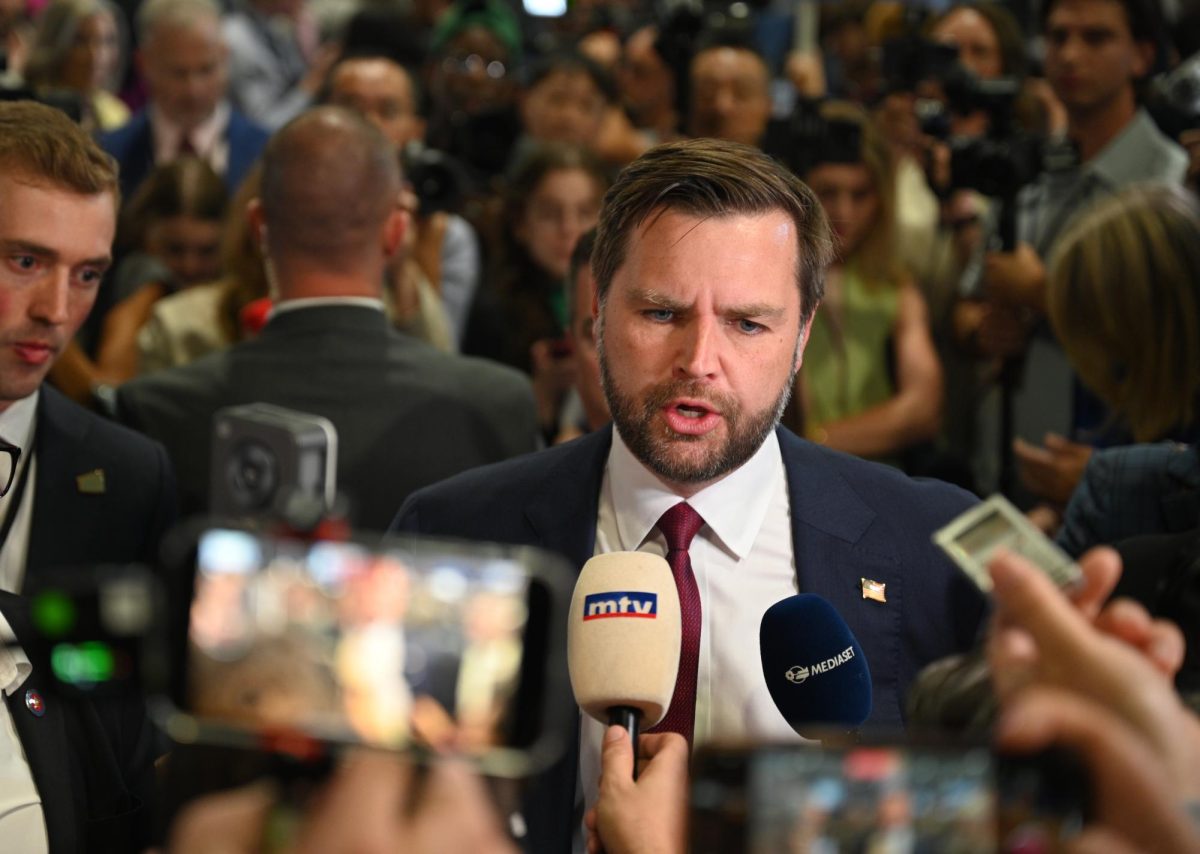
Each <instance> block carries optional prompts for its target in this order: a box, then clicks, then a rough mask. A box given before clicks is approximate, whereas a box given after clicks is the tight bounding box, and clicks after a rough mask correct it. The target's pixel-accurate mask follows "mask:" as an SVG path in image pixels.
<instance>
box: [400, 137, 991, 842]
mask: <svg viewBox="0 0 1200 854" xmlns="http://www.w3.org/2000/svg"><path fill="white" fill-rule="evenodd" d="M832 254H833V246H832V241H831V237H830V230H829V225H828V223H827V221H826V219H825V216H824V214H823V213H822V211H821V207H820V204H819V203H818V201H817V199H816V198H815V196H814V195H813V194H812V192H811V191H810V190H809V189H808V188H807V187H806V186H804V184H803V183H801V182H800V181H799V180H797V179H796V178H795V177H794V176H793V175H791V174H790V173H789V172H788V171H787V170H786V169H785V168H784V167H782V166H780V165H779V164H777V163H776V162H775V161H773V160H771V159H770V158H768V157H766V156H765V155H763V154H762V153H760V152H758V151H757V150H754V149H751V148H749V147H746V146H743V145H739V144H736V143H730V142H724V141H719V140H710V139H708V140H691V141H688V142H682V143H672V144H669V145H664V146H659V147H658V148H656V149H653V150H651V151H650V152H648V153H647V154H645V155H643V156H642V157H641V158H640V159H639V160H637V161H635V162H634V163H633V164H631V165H630V166H629V167H628V168H627V169H626V170H625V171H624V172H623V173H622V175H621V177H620V178H619V179H618V180H617V182H616V184H614V186H613V188H612V189H611V190H610V191H609V194H608V195H607V197H606V198H605V201H604V205H603V208H602V212H601V216H600V225H599V229H598V233H597V239H596V246H595V250H594V253H593V256H592V271H593V273H594V276H595V279H596V283H597V286H596V289H597V293H596V294H595V298H594V300H593V310H592V311H593V316H594V319H595V320H594V322H595V324H596V338H597V342H598V345H599V350H600V364H601V369H602V375H603V380H604V388H605V394H606V396H607V398H608V402H609V406H610V409H611V410H612V413H613V421H614V423H615V430H614V429H606V430H602V431H598V432H596V433H593V434H590V435H589V436H587V437H585V438H583V439H580V440H578V441H576V442H572V443H569V444H567V445H563V446H560V447H558V448H554V449H552V450H549V451H544V452H541V453H538V454H534V455H531V456H527V457H523V458H520V459H517V460H514V461H510V462H507V463H501V464H499V465H494V466H489V467H487V468H482V469H477V470H474V471H471V472H467V473H466V474H463V475H460V476H458V477H456V478H453V479H451V480H449V481H446V482H445V483H442V484H439V485H436V486H433V487H430V488H428V489H425V490H422V491H420V492H418V493H416V494H415V495H413V496H412V497H411V498H410V499H409V500H408V501H407V502H406V503H405V505H404V506H403V507H402V508H401V510H400V515H399V517H398V519H397V523H396V525H395V527H396V528H397V529H400V530H404V531H411V532H420V533H426V534H432V535H438V536H457V537H467V538H471V539H479V540H495V541H500V542H508V543H519V544H529V545H537V546H542V547H544V548H548V549H551V550H554V551H558V552H560V553H562V554H564V555H565V556H567V557H568V558H569V559H570V560H571V561H572V562H573V563H574V564H575V565H577V566H582V565H583V563H584V562H585V561H586V560H587V559H588V558H590V557H592V556H593V555H594V554H598V553H603V552H610V551H621V550H643V551H648V552H653V553H656V554H660V555H662V554H664V553H665V552H666V551H667V536H668V535H667V534H666V533H665V531H666V529H667V528H669V527H670V525H669V524H667V523H665V518H666V517H667V516H668V511H669V512H670V514H675V513H678V512H680V511H679V510H677V509H676V507H677V505H679V504H686V505H687V508H688V509H687V510H686V511H683V512H686V514H688V515H689V516H691V517H692V518H696V519H698V521H697V523H696V524H697V525H699V528H698V531H697V533H696V535H695V536H694V538H692V539H691V541H690V546H688V549H687V551H688V555H689V562H690V567H689V569H690V572H688V573H685V574H684V575H683V578H684V581H683V582H681V576H680V575H679V574H677V575H676V582H677V584H679V585H680V586H681V597H682V595H683V592H684V591H683V583H686V584H688V585H694V588H695V592H696V593H697V594H698V598H699V606H698V607H699V610H700V615H699V616H700V632H699V639H698V647H697V649H698V651H697V654H696V655H697V659H696V661H695V662H694V663H693V665H692V667H693V668H694V674H695V678H694V700H692V699H689V702H688V707H689V708H688V712H689V716H688V718H689V719H688V724H687V732H686V733H685V734H689V735H691V737H692V739H693V741H694V743H700V742H704V741H710V740H716V739H744V738H749V739H783V738H795V737H796V736H795V734H794V733H793V731H792V729H791V727H790V726H789V725H788V723H787V722H786V721H785V720H784V719H783V717H782V715H781V714H780V713H779V711H778V710H777V709H776V708H775V705H774V703H773V702H772V700H771V698H770V695H769V692H768V690H767V687H766V683H765V681H764V679H763V677H762V673H761V668H760V665H759V650H758V627H759V622H760V620H761V618H762V614H763V613H764V612H765V611H766V609H767V608H768V607H769V606H770V605H772V604H773V603H775V602H776V601H778V600H780V599H784V598H786V597H788V596H790V595H793V594H795V593H796V592H801V593H815V594H818V595H820V596H822V597H824V598H825V599H827V600H828V601H829V602H831V603H832V604H833V606H834V607H835V608H836V609H837V611H838V612H839V613H840V614H841V616H842V617H843V618H844V619H845V621H846V623H847V624H848V625H849V626H850V628H851V630H852V631H853V632H854V634H855V636H856V637H857V638H858V640H859V642H860V643H861V645H862V648H863V651H864V653H865V657H866V659H867V661H868V663H869V666H870V670H871V675H872V683H873V693H874V705H873V709H872V713H871V716H870V719H869V721H868V724H869V725H879V726H885V727H897V726H900V725H902V724H903V708H904V694H905V691H906V689H907V687H908V685H909V683H910V682H911V680H912V679H913V676H914V675H915V674H916V672H917V670H918V669H919V668H920V667H921V666H922V665H923V664H925V663H927V662H929V661H932V660H934V659H937V658H940V657H941V656H944V655H947V654H949V653H951V652H953V651H956V650H962V649H965V648H967V647H968V646H969V645H970V644H971V642H972V640H973V639H974V638H975V635H976V633H977V630H978V628H979V625H980V623H981V620H982V619H983V616H984V613H985V610H986V609H985V603H984V600H983V598H982V596H981V595H980V594H979V591H978V590H977V589H975V588H974V587H973V586H972V585H971V584H970V582H969V581H968V580H967V579H966V577H965V576H963V575H962V574H961V573H960V572H958V571H957V570H956V569H955V568H954V566H953V565H952V564H950V563H949V561H947V560H946V559H945V558H944V557H943V556H942V555H941V554H940V553H939V552H938V550H937V549H936V548H935V547H934V546H933V544H932V543H931V541H930V534H931V533H932V532H933V531H934V530H935V529H936V528H938V527H939V526H941V525H943V524H944V523H946V522H947V521H949V520H950V519H951V518H953V517H954V516H955V515H957V514H958V513H960V512H962V511H963V510H964V509H966V508H967V507H968V506H970V504H971V502H972V501H973V499H972V497H971V496H970V495H968V494H966V493H964V492H962V491H960V490H958V489H955V488H953V487H950V486H947V485H945V484H940V483H934V482H919V481H914V480H910V479H908V478H906V477H905V476H904V475H902V474H901V473H900V472H898V471H896V470H895V469H892V468H889V467H886V466H883V465H879V464H875V463H870V462H865V461H863V460H859V459H857V458H854V457H850V456H847V455H844V454H840V453H835V452H833V451H830V450H828V449H825V448H822V447H820V446H818V445H815V444H811V443H809V442H806V441H804V440H802V439H800V438H798V437H797V436H795V435H793V434H792V433H790V432H788V431H786V430H783V429H780V428H779V427H778V426H777V425H778V422H779V416H780V414H781V412H782V410H783V407H784V405H785V404H786V402H787V400H788V396H789V394H790V393H791V390H792V388H793V387H794V384H795V377H796V373H797V371H798V370H799V368H800V366H801V362H802V359H803V355H804V344H805V341H806V340H807V337H808V331H809V327H810V324H811V323H812V319H813V314H814V312H815V311H816V310H817V306H818V304H819V302H820V300H821V297H822V294H823V289H824V277H825V269H826V267H827V266H828V264H829V262H830V259H831V258H832ZM660 523H663V530H662V531H660V530H659V525H660ZM676 548H677V547H676ZM689 576H690V578H689ZM686 622H687V620H686V618H685V623H686ZM693 642H695V639H693ZM686 643H687V637H686V633H685V647H686ZM681 662H682V660H681ZM682 667H683V664H682V663H681V669H682ZM682 684H683V683H682V680H681V682H680V683H677V687H676V699H678V697H679V691H680V686H681V685H682ZM673 704H674V701H673ZM693 704H694V709H693V708H691V707H692V705H693ZM602 734H603V727H602V726H600V725H599V724H596V723H595V722H593V721H591V720H590V719H585V720H584V722H583V724H582V731H581V739H580V753H579V761H578V775H579V776H578V779H579V782H580V783H581V786H582V791H583V793H584V796H585V799H586V800H587V801H588V802H591V801H592V799H593V798H594V793H595V787H596V778H597V776H598V773H599V762H598V754H599V746H600V742H601V738H602ZM575 768H576V763H575V761H574V757H568V759H567V760H566V761H565V762H564V763H562V764H561V765H560V766H559V767H558V768H556V769H555V770H554V771H552V772H551V773H550V774H548V775H546V777H545V779H544V780H543V781H541V783H540V784H535V786H534V788H533V789H532V790H531V793H530V797H529V800H528V806H529V809H528V810H527V811H526V815H525V819H526V822H527V824H528V826H529V828H530V832H529V839H528V842H529V846H528V847H529V848H530V849H531V850H537V851H562V850H566V847H567V845H568V841H569V839H570V837H571V834H572V829H573V826H577V820H578V817H579V816H580V812H579V809H578V806H579V804H577V803H574V801H575V798H574V792H575V786H574V785H573V779H572V778H573V777H574V770H575Z"/></svg>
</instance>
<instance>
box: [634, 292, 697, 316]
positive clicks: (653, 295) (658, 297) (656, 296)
mask: <svg viewBox="0 0 1200 854" xmlns="http://www.w3.org/2000/svg"><path fill="white" fill-rule="evenodd" d="M632 296H633V299H634V300H635V301H636V302H648V303H651V304H652V305H657V306H661V307H662V308H669V309H671V310H672V311H682V310H683V309H685V308H687V307H688V306H689V305H690V303H686V302H684V301H683V300H680V299H677V298H675V297H671V296H667V295H666V294H664V293H663V292H662V291H656V290H654V288H634V290H633V294H632Z"/></svg>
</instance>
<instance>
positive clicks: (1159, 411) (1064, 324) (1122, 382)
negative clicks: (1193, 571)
mask: <svg viewBox="0 0 1200 854" xmlns="http://www.w3.org/2000/svg"><path fill="white" fill-rule="evenodd" d="M1046 299H1047V309H1048V311H1049V315H1050V321H1051V323H1052V324H1053V325H1054V330H1055V332H1056V333H1057V334H1058V337H1059V340H1060V341H1061V342H1062V345H1063V349H1064V350H1065V351H1066V354H1067V357H1068V358H1069V359H1070V361H1071V365H1072V366H1073V367H1074V368H1075V371H1076V373H1077V374H1078V375H1079V378H1080V380H1082V382H1083V383H1084V384H1085V385H1087V386H1088V387H1089V388H1090V389H1091V390H1092V391H1093V392H1095V393H1096V394H1097V395H1099V396H1100V398H1101V399H1102V400H1103V402H1104V403H1105V404H1106V405H1107V406H1108V407H1109V408H1110V411H1111V415H1110V424H1109V426H1110V427H1114V428H1117V429H1120V430H1124V431H1127V432H1128V434H1129V435H1131V436H1132V437H1133V440H1134V441H1135V442H1139V443H1141V444H1136V445H1126V446H1123V447H1116V448H1109V449H1106V450H1098V451H1095V452H1093V453H1092V454H1091V457H1090V459H1089V460H1088V462H1087V467H1086V468H1085V469H1084V472H1083V477H1082V480H1081V481H1080V483H1079V486H1078V488H1076V489H1075V490H1074V492H1073V493H1072V494H1071V498H1070V503H1069V504H1068V505H1067V509H1066V513H1065V515H1064V519H1063V526H1062V529H1061V531H1060V532H1059V534H1058V541H1059V543H1060V544H1061V545H1062V546H1063V547H1064V548H1065V549H1066V550H1067V551H1068V552H1070V553H1071V554H1080V553H1082V552H1083V551H1085V550H1086V549H1087V548H1089V547H1090V546H1092V545H1096V544H1098V543H1110V542H1116V541H1118V540H1121V539H1124V538H1126V537H1131V536H1136V535H1140V534H1157V533H1177V532H1179V531H1182V530H1186V529H1190V528H1192V527H1194V526H1195V525H1196V522H1197V519H1198V518H1200V517H1198V515H1197V514H1198V511H1200V446H1198V445H1197V444H1196V442H1197V439H1198V438H1200V202H1197V199H1196V197H1195V196H1193V195H1191V194H1190V193H1188V192H1187V191H1186V190H1183V189H1181V188H1178V187H1168V186H1161V185H1153V186H1152V185H1144V186H1134V187H1130V188H1128V189H1126V190H1124V191H1122V192H1120V193H1118V194H1116V195H1114V196H1112V197H1111V198H1109V199H1106V200H1104V201H1102V202H1099V203H1097V204H1096V206H1095V207H1093V208H1092V209H1091V210H1090V211H1089V212H1088V213H1086V214H1084V215H1083V216H1082V217H1080V219H1079V220H1078V221H1077V222H1076V223H1075V224H1074V225H1073V226H1072V227H1071V229H1070V230H1069V231H1068V232H1067V233H1066V234H1064V236H1063V238H1062V239H1061V240H1060V241H1059V243H1058V246H1057V249H1056V251H1055V253H1054V255H1053V257H1052V258H1051V261H1050V267H1049V273H1048V278H1047V292H1046ZM1164 439H1175V440H1181V441H1185V442H1190V443H1192V444H1190V445H1183V444H1178V443H1177V442H1174V441H1171V442H1164V441H1161V440H1164ZM1149 443H1155V444H1149Z"/></svg>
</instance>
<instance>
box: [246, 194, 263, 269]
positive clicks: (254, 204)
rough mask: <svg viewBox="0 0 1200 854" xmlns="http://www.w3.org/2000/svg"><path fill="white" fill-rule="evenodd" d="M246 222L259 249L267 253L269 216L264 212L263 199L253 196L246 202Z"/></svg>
mask: <svg viewBox="0 0 1200 854" xmlns="http://www.w3.org/2000/svg"><path fill="white" fill-rule="evenodd" d="M246 222H248V223H249V224H250V234H251V236H252V237H253V239H254V243H255V245H256V246H258V251H259V252H261V253H262V254H263V255H266V254H267V218H266V216H265V215H264V214H263V206H262V199H259V198H253V199H251V200H250V201H249V202H247V203H246Z"/></svg>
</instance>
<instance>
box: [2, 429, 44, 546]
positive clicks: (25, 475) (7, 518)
mask: <svg viewBox="0 0 1200 854" xmlns="http://www.w3.org/2000/svg"><path fill="white" fill-rule="evenodd" d="M34 447H36V441H35V443H34ZM31 468H33V447H31V448H30V449H29V457H28V458H27V459H26V460H25V465H23V466H21V470H20V471H19V472H18V473H17V482H16V484H15V485H14V486H13V488H12V490H10V491H9V493H8V512H7V513H5V514H4V522H3V523H2V524H0V549H3V548H4V544H5V543H7V542H8V535H9V532H10V531H12V526H13V521H14V520H15V519H16V518H17V512H18V511H19V510H20V509H21V500H22V499H23V498H24V497H25V483H26V482H27V481H28V480H29V470H30V469H31Z"/></svg>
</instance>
